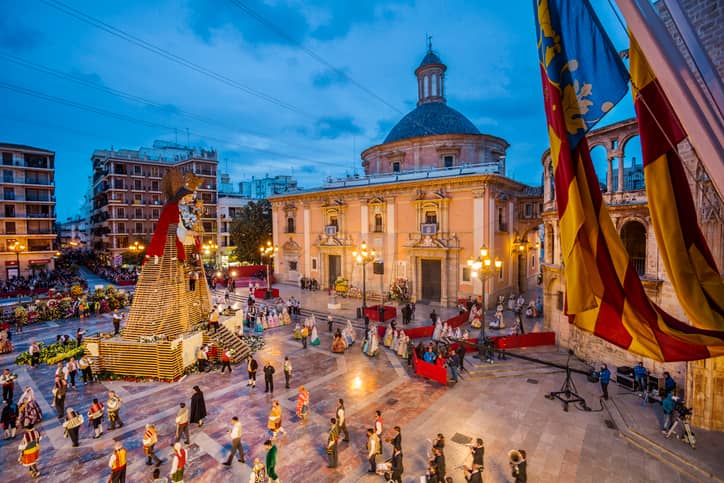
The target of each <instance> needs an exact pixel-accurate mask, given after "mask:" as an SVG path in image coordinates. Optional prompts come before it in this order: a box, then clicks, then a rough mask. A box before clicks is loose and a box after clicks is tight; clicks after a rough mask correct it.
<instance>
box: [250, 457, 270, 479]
mask: <svg viewBox="0 0 724 483" xmlns="http://www.w3.org/2000/svg"><path fill="white" fill-rule="evenodd" d="M249 483H267V479H266V467H265V466H264V463H260V462H259V458H254V466H253V467H252V469H251V474H250V475H249Z"/></svg>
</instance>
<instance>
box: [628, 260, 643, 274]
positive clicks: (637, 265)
mask: <svg viewBox="0 0 724 483" xmlns="http://www.w3.org/2000/svg"><path fill="white" fill-rule="evenodd" d="M630 260H631V264H632V265H633V267H634V270H636V273H637V274H639V275H644V274H645V273H646V258H645V257H630Z"/></svg>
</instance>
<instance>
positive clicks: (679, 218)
mask: <svg viewBox="0 0 724 483" xmlns="http://www.w3.org/2000/svg"><path fill="white" fill-rule="evenodd" d="M630 60H631V62H630V67H631V84H632V89H633V94H634V105H635V107H636V117H637V119H638V124H639V132H640V135H641V148H642V151H643V153H642V154H643V158H644V176H645V179H646V195H647V198H648V203H649V211H650V213H651V222H652V223H653V226H654V232H655V233H656V240H657V241H658V246H659V253H660V254H661V259H662V260H663V262H664V267H665V268H666V273H667V274H668V275H669V280H670V281H671V285H672V286H673V287H674V290H675V291H676V295H677V297H678V299H679V303H680V304H681V306H682V308H683V309H684V312H686V315H687V316H688V317H689V320H690V321H691V324H692V325H693V326H694V327H699V328H703V329H713V330H720V331H721V330H724V281H722V278H721V276H720V275H719V270H718V269H717V266H716V262H715V261H714V258H713V257H712V255H711V252H710V251H709V246H708V245H707V243H706V240H705V239H704V235H703V234H702V232H701V229H700V228H699V224H698V223H697V217H696V208H695V207H694V201H693V199H692V196H691V191H690V189H689V183H688V181H687V176H686V172H685V171H684V166H683V163H682V161H681V158H680V157H679V154H678V152H677V150H676V146H677V145H678V144H679V143H680V142H681V141H682V140H683V139H684V138H685V137H686V133H685V132H684V129H683V127H682V126H681V123H680V122H679V119H678V117H677V116H676V113H675V112H674V111H673V109H672V108H671V105H670V104H669V101H668V99H667V98H666V96H665V95H664V93H663V91H662V90H661V86H660V85H659V82H658V80H656V77H655V76H654V73H653V71H652V70H651V68H650V67H649V64H648V62H646V58H645V57H644V55H643V53H642V52H641V49H640V47H639V46H638V44H637V43H636V40H635V39H634V38H633V36H631V48H630Z"/></svg>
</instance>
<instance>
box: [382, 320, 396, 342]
mask: <svg viewBox="0 0 724 483" xmlns="http://www.w3.org/2000/svg"><path fill="white" fill-rule="evenodd" d="M392 332H394V331H393V330H392V325H387V329H385V337H384V339H382V343H383V344H384V346H385V347H390V346H392V338H393V337H394V336H393V334H392Z"/></svg>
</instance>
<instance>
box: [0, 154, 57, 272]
mask: <svg viewBox="0 0 724 483" xmlns="http://www.w3.org/2000/svg"><path fill="white" fill-rule="evenodd" d="M0 153H1V154H2V178H1V179H0V187H1V188H0V189H1V190H2V197H1V198H0V203H1V204H2V208H0V217H2V224H1V225H0V259H1V261H0V263H2V270H0V277H2V278H3V279H7V278H11V277H14V276H17V275H22V276H27V275H30V274H32V273H33V272H34V271H38V270H48V269H52V268H53V267H54V265H53V255H54V253H55V239H56V234H55V153H54V152H53V151H48V150H46V149H41V148H36V147H32V146H23V145H19V144H7V143H0Z"/></svg>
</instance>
